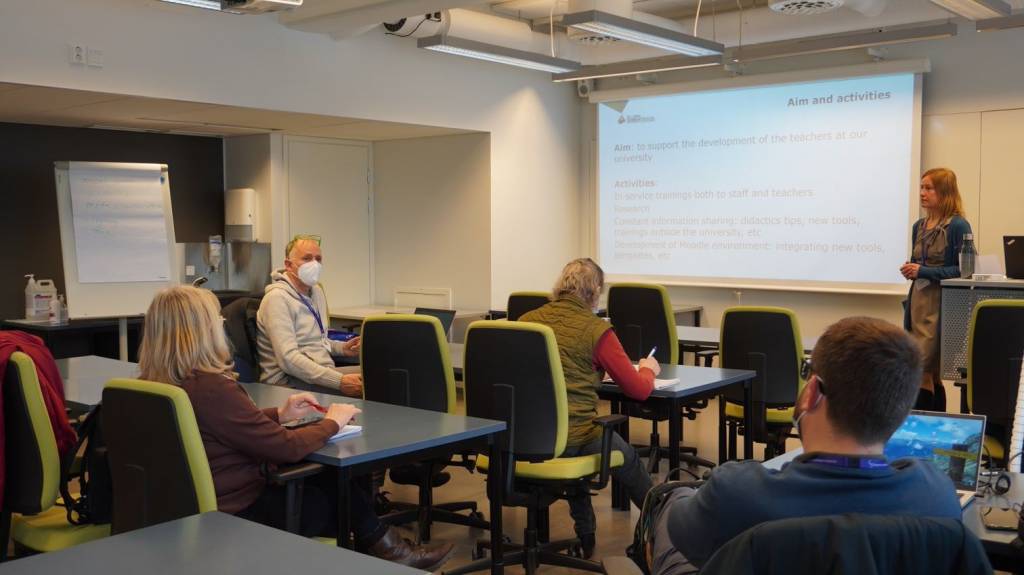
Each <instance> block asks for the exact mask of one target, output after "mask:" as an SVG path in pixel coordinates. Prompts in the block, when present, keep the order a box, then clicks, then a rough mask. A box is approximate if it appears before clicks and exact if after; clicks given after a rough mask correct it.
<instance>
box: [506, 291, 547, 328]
mask: <svg viewBox="0 0 1024 575" xmlns="http://www.w3.org/2000/svg"><path fill="white" fill-rule="evenodd" d="M550 301H551V294H550V293H548V292H546V291H514V292H512V293H510V294H508V307H507V308H506V309H507V310H508V315H507V316H506V319H508V321H518V320H519V318H520V317H522V316H523V314H524V313H526V312H528V311H533V310H535V309H537V308H539V307H541V306H542V305H545V304H547V303H548V302H550Z"/></svg>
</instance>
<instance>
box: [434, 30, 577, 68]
mask: <svg viewBox="0 0 1024 575" xmlns="http://www.w3.org/2000/svg"><path fill="white" fill-rule="evenodd" d="M416 45H417V46H419V47H420V48H423V49H426V50H433V51H435V52H445V53H447V54H455V55H457V56H466V57H467V58H476V59H478V60H487V61H488V62H498V63H501V64H509V65H511V66H519V67H520V68H529V69H531V70H543V71H545V72H551V73H553V74H557V73H561V72H572V71H574V70H578V69H579V68H580V63H579V62H573V61H572V60H565V59H562V58H553V57H551V56H547V55H545V54H538V53H536V52H527V51H526V50H516V49H515V48H507V47H505V46H498V45H495V44H487V43H484V42H477V41H476V40H467V39H466V38H458V37H455V36H444V35H439V36H429V37H427V38H420V39H419V40H417V41H416Z"/></svg>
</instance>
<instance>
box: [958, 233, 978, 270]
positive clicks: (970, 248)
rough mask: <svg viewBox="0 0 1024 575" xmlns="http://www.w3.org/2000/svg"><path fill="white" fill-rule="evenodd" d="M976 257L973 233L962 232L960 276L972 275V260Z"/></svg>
mask: <svg viewBox="0 0 1024 575" xmlns="http://www.w3.org/2000/svg"><path fill="white" fill-rule="evenodd" d="M977 259H978V250H977V249H976V248H975V247H974V234H964V244H963V245H962V246H960V277H962V278H966V279H970V278H971V276H973V275H974V262H975V260H977Z"/></svg>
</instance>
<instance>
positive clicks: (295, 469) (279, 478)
mask: <svg viewBox="0 0 1024 575" xmlns="http://www.w3.org/2000/svg"><path fill="white" fill-rule="evenodd" d="M323 469H324V466H323V465H320V464H319V463H307V462H303V463H296V464H295V465H288V466H285V467H279V468H278V469H277V470H276V471H270V472H268V473H267V480H268V481H272V482H274V483H278V484H283V483H288V482H289V481H295V480H296V479H304V478H306V477H309V476H310V475H316V474H317V473H320V472H321V471H323Z"/></svg>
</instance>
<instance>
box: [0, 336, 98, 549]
mask: <svg viewBox="0 0 1024 575" xmlns="http://www.w3.org/2000/svg"><path fill="white" fill-rule="evenodd" d="M0 391H2V393H3V430H4V439H3V441H4V462H3V463H4V469H5V473H4V486H3V505H2V507H0V561H4V560H6V559H7V547H8V542H9V540H10V539H14V550H15V555H16V556H20V555H28V554H32V553H43V552H49V551H59V550H61V549H65V548H68V547H72V546H74V545H79V544H81V543H88V542H89V541H94V540H96V539H100V538H103V537H106V536H108V535H110V525H109V524H106V525H90V524H86V525H72V524H71V523H69V522H68V519H67V510H66V509H65V508H64V507H63V506H61V505H57V498H58V496H59V495H60V484H61V481H62V477H61V461H60V454H59V453H58V452H57V439H56V437H55V436H54V433H53V426H52V424H51V423H50V416H49V413H48V412H47V409H46V403H45V401H44V399H43V392H42V388H41V387H40V386H39V377H38V375H37V374H36V365H35V363H33V361H32V358H30V357H29V356H28V355H27V354H25V353H23V352H20V351H16V352H14V353H12V354H11V357H10V359H9V360H8V362H7V372H6V373H5V374H4V381H3V389H2V390H0ZM12 523H13V525H12Z"/></svg>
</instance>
